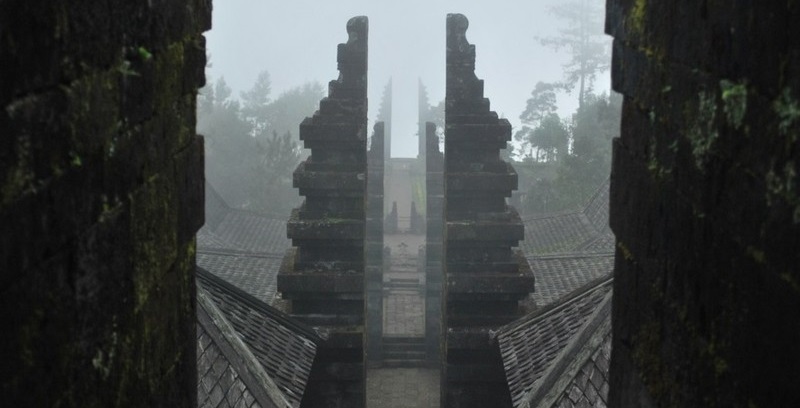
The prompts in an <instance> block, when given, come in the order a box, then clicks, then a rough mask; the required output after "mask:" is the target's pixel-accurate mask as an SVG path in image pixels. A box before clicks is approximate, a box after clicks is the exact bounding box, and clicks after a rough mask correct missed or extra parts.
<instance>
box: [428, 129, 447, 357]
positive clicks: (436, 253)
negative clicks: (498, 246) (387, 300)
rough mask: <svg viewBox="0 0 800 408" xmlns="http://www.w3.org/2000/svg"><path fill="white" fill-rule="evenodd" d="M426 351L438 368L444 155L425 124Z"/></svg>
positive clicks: (435, 137)
mask: <svg viewBox="0 0 800 408" xmlns="http://www.w3.org/2000/svg"><path fill="white" fill-rule="evenodd" d="M425 140H426V149H425V150H426V152H427V154H426V155H425V196H426V201H425V202H426V207H427V208H426V217H427V219H426V222H427V227H426V230H425V231H426V232H425V351H426V354H427V358H428V362H429V363H430V364H432V365H434V364H438V361H439V359H440V358H441V335H442V232H443V230H444V224H443V222H442V216H443V215H444V180H443V179H442V169H443V167H444V155H443V154H442V152H441V151H440V150H439V137H438V136H437V135H436V125H435V124H434V123H432V122H426V123H425Z"/></svg>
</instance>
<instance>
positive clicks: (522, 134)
mask: <svg viewBox="0 0 800 408" xmlns="http://www.w3.org/2000/svg"><path fill="white" fill-rule="evenodd" d="M557 88H558V85H556V84H549V83H545V82H538V83H537V84H536V87H535V88H534V89H533V91H532V92H531V97H530V98H529V99H528V102H527V104H526V106H525V110H524V111H523V112H522V114H520V115H519V118H520V120H521V121H522V123H523V124H524V125H529V126H523V127H522V129H521V130H519V131H517V133H515V134H514V140H516V141H517V142H518V143H520V148H521V154H520V156H522V157H523V158H526V157H530V158H532V157H533V148H534V147H537V148H541V147H542V146H540V145H537V144H536V143H534V142H533V132H534V131H535V130H536V126H537V125H539V124H540V123H541V122H542V120H543V119H544V118H545V117H548V116H549V115H552V114H554V113H555V111H556V93H555V91H556V89H557ZM537 159H538V154H537Z"/></svg>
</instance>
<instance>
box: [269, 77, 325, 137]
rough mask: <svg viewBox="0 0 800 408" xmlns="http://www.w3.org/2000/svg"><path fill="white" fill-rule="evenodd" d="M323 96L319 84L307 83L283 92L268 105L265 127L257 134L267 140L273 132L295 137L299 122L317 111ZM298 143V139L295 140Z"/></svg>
mask: <svg viewBox="0 0 800 408" xmlns="http://www.w3.org/2000/svg"><path fill="white" fill-rule="evenodd" d="M323 96H324V94H323V88H322V85H320V83H319V82H307V83H305V84H303V85H301V86H297V87H294V88H291V89H289V90H288V91H286V92H283V93H282V94H280V95H279V96H278V98H277V99H275V100H274V101H273V102H272V103H270V104H269V106H268V108H267V112H266V122H267V124H268V125H267V126H266V127H265V128H264V130H263V131H262V132H261V133H260V134H259V136H260V137H262V138H267V137H269V135H272V133H273V132H275V133H278V134H279V135H284V134H286V132H289V133H291V134H294V135H297V134H298V133H299V128H300V122H302V121H303V119H305V118H306V116H311V115H313V114H314V111H316V110H317V107H318V105H319V100H320V99H322V97H323ZM295 140H296V141H298V142H299V139H298V138H295Z"/></svg>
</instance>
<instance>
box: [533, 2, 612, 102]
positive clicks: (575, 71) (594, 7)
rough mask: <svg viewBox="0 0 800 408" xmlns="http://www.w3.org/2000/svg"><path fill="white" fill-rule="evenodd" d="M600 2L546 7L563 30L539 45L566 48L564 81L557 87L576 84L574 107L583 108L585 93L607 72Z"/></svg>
mask: <svg viewBox="0 0 800 408" xmlns="http://www.w3.org/2000/svg"><path fill="white" fill-rule="evenodd" d="M602 10H603V2H602V1H601V0H572V1H568V2H564V3H560V4H558V5H556V6H552V7H550V10H549V11H550V13H551V14H553V15H554V16H556V17H558V18H559V19H562V20H565V21H566V23H567V24H566V28H564V29H561V30H559V35H558V36H555V37H545V38H541V39H540V42H541V43H542V45H545V46H548V47H551V48H553V49H554V50H556V51H560V50H561V49H563V48H567V49H568V51H569V53H570V55H571V57H570V60H569V61H568V62H567V63H566V64H564V81H563V82H562V83H561V84H560V85H561V86H562V87H563V89H564V90H565V91H567V92H571V91H572V90H573V89H574V88H575V86H576V85H578V106H583V103H584V98H585V96H586V95H587V93H591V90H592V86H593V84H594V80H595V77H596V75H597V74H598V73H600V72H604V71H606V70H608V67H609V61H610V58H609V50H608V48H609V47H608V43H609V41H608V40H607V39H606V38H605V35H604V33H603V21H604V20H603V13H602Z"/></svg>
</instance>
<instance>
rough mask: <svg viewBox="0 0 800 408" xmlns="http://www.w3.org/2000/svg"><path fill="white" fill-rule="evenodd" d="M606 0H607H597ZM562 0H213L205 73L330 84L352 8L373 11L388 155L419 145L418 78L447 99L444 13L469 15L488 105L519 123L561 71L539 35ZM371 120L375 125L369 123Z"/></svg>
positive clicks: (275, 90)
mask: <svg viewBox="0 0 800 408" xmlns="http://www.w3.org/2000/svg"><path fill="white" fill-rule="evenodd" d="M598 1H602V0H598ZM557 2H558V0H527V1H526V0H516V1H509V0H494V1H478V0H462V1H455V0H447V1H437V0H404V1H383V0H372V1H369V0H345V1H323V0H317V1H311V0H286V1H284V2H274V1H266V0H222V1H217V2H214V14H213V28H212V30H211V31H210V32H208V33H206V37H207V39H208V44H207V47H208V50H209V54H210V55H211V61H212V67H211V68H209V69H208V71H207V74H208V76H209V79H211V80H216V79H217V78H219V77H220V76H224V77H225V80H226V81H227V83H228V85H230V86H231V88H233V91H234V95H238V94H239V92H240V91H243V90H246V89H248V88H250V87H251V86H252V84H253V82H254V81H255V79H256V76H257V75H258V73H259V72H260V71H262V70H267V71H269V73H270V76H271V79H272V98H273V99H274V98H275V97H277V96H278V95H279V94H280V93H281V92H282V91H285V90H287V89H289V88H292V87H294V86H298V85H301V84H302V83H304V82H307V81H318V82H320V83H321V84H323V86H325V89H327V83H328V81H330V80H332V79H335V78H336V77H337V76H338V71H337V70H336V45H337V44H338V43H342V42H346V41H347V32H346V30H345V25H346V23H347V20H348V19H349V18H350V17H353V16H357V15H366V16H368V17H369V62H368V63H369V118H370V122H372V121H373V120H374V119H375V116H376V115H377V113H378V106H379V104H380V99H381V94H382V92H383V88H384V85H385V84H386V82H387V81H388V80H389V78H390V77H391V78H392V80H393V84H394V98H393V107H392V108H393V116H392V118H393V126H392V139H393V140H392V156H394V157H414V156H416V154H417V151H416V150H417V141H416V131H417V79H418V78H421V79H422V81H423V82H424V83H425V85H426V87H427V89H428V95H429V101H430V103H431V104H432V105H435V104H436V103H438V102H439V101H440V100H442V99H444V91H445V90H444V83H445V82H444V77H445V19H446V15H447V13H454V12H456V13H462V14H464V15H466V16H467V18H468V19H469V21H470V27H469V30H467V39H468V40H469V41H470V43H472V44H475V46H476V52H477V61H476V74H477V76H478V77H479V78H481V79H483V80H484V82H485V96H486V97H487V98H489V99H490V100H491V102H492V110H494V111H496V112H497V113H498V114H499V115H500V116H503V117H506V118H508V120H509V121H511V124H512V125H513V126H514V130H515V131H516V129H517V128H518V127H519V126H520V122H519V115H520V113H521V112H522V111H523V110H524V109H525V102H526V101H527V99H528V97H529V96H530V92H531V90H532V89H533V87H534V85H535V84H536V82H538V81H545V82H551V81H556V80H560V79H561V78H562V74H561V65H562V64H563V62H564V61H565V60H566V58H567V55H566V53H560V54H559V53H555V52H554V51H552V50H551V49H548V48H545V47H543V46H542V45H540V44H539V42H538V40H537V39H536V38H535V37H536V36H552V35H556V34H557V30H558V28H559V26H560V25H561V24H564V23H563V22H562V21H560V20H558V19H556V18H554V17H553V16H552V15H550V14H548V13H547V7H548V6H549V5H551V4H557ZM608 77H609V74H608V72H606V73H603V74H602V75H601V76H600V77H598V81H597V83H596V86H595V89H596V91H597V92H602V91H607V90H608V89H609V82H610V81H609V79H608ZM559 106H560V108H559V114H560V115H562V116H565V115H568V114H570V113H572V112H573V111H574V110H575V108H576V107H577V91H574V92H573V94H572V95H566V96H563V97H560V98H559ZM371 126H372V125H371V123H370V129H371Z"/></svg>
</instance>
